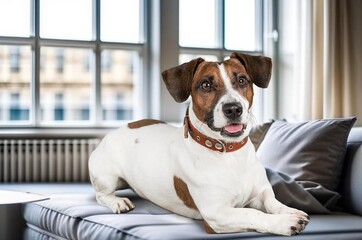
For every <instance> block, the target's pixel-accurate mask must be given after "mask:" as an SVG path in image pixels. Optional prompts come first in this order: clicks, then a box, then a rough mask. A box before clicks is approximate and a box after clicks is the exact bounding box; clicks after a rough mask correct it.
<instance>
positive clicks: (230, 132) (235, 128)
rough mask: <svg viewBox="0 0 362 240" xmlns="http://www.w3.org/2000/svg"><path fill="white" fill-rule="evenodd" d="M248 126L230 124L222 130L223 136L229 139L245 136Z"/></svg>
mask: <svg viewBox="0 0 362 240" xmlns="http://www.w3.org/2000/svg"><path fill="white" fill-rule="evenodd" d="M246 126H247V125H246V124H238V123H233V124H229V125H227V126H225V127H223V128H222V129H221V132H220V133H221V135H225V136H228V137H239V136H241V135H242V134H243V132H244V130H245V129H246Z"/></svg>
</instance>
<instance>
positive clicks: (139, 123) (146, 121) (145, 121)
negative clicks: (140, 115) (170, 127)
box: [128, 119, 166, 129]
mask: <svg viewBox="0 0 362 240" xmlns="http://www.w3.org/2000/svg"><path fill="white" fill-rule="evenodd" d="M153 124H166V123H165V122H163V121H160V120H155V119H142V120H139V121H136V122H130V123H128V128H130V129H136V128H141V127H145V126H149V125H153Z"/></svg>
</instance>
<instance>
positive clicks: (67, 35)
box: [40, 0, 92, 40]
mask: <svg viewBox="0 0 362 240" xmlns="http://www.w3.org/2000/svg"><path fill="white" fill-rule="evenodd" d="M40 36H41V37H43V38H60V39H77V40H90V39H91V38H92V0H41V1H40Z"/></svg>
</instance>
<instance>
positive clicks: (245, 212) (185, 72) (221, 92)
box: [89, 53, 309, 235]
mask: <svg viewBox="0 0 362 240" xmlns="http://www.w3.org/2000/svg"><path fill="white" fill-rule="evenodd" d="M270 71H271V62H270V60H269V59H268V58H265V57H253V56H250V55H245V54H240V53H234V54H233V55H231V58H230V59H229V60H226V61H224V62H222V63H212V62H205V61H204V60H203V59H201V58H198V59H195V60H192V61H190V62H189V63H185V64H183V65H181V66H178V67H175V68H172V69H170V70H167V71H165V72H164V73H163V78H164V81H165V83H166V86H167V88H168V89H169V91H170V93H171V95H172V96H173V97H174V99H175V100H176V101H178V102H183V101H185V100H186V99H187V98H188V97H189V95H191V96H192V101H191V104H190V106H189V109H188V113H187V114H186V117H185V125H184V127H183V128H176V127H173V126H171V125H168V124H165V123H163V122H160V121H156V120H143V121H138V122H134V123H130V124H128V126H126V127H123V128H120V129H118V130H116V131H114V132H112V133H110V134H108V135H107V136H106V137H105V138H104V139H103V140H102V142H101V143H100V145H99V146H98V147H97V149H96V150H95V151H94V152H93V154H92V156H91V158H90V162H89V169H90V176H91V181H92V184H93V186H94V188H95V190H96V192H97V200H98V202H99V203H100V204H103V205H106V206H108V207H109V208H111V209H112V210H113V212H115V213H121V212H126V211H129V210H131V209H133V208H134V206H133V204H132V203H131V202H130V201H129V199H126V198H118V197H116V196H115V195H114V192H115V191H116V190H117V189H123V188H128V187H131V188H132V189H133V190H134V191H135V192H136V193H138V194H139V195H140V196H141V197H143V198H146V199H148V200H150V201H152V202H154V203H156V204H157V205H159V206H161V207H163V208H165V209H168V210H170V211H172V212H175V213H177V214H180V215H183V216H186V217H189V218H194V219H203V220H204V221H205V228H206V230H207V232H210V233H211V232H217V233H229V232H242V231H258V232H270V233H275V234H282V235H293V234H297V233H299V232H300V231H302V230H303V229H304V227H305V226H306V224H307V223H308V219H309V218H308V215H307V214H305V213H304V212H302V211H299V210H296V209H292V208H289V207H287V206H285V205H283V204H281V203H280V202H278V201H277V200H276V199H275V197H274V193H273V191H272V188H271V186H270V184H269V182H268V179H267V177H266V173H265V169H264V168H263V166H262V165H261V164H260V163H259V162H258V161H257V159H256V154H255V149H254V146H253V144H252V143H251V141H248V138H247V136H248V133H249V131H250V129H251V122H250V121H251V114H250V113H249V109H250V107H251V105H252V100H253V83H254V84H256V85H257V86H259V87H266V86H267V85H268V83H269V80H270Z"/></svg>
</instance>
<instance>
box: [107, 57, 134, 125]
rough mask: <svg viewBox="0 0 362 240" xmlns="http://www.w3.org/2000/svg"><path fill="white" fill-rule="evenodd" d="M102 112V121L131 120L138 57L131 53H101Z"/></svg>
mask: <svg viewBox="0 0 362 240" xmlns="http://www.w3.org/2000/svg"><path fill="white" fill-rule="evenodd" d="M102 60H103V64H102V77H101V79H102V93H101V94H102V111H103V120H105V121H118V120H129V119H132V118H133V114H134V109H133V106H134V105H135V104H134V103H135V101H134V100H135V96H134V85H135V84H134V79H135V78H137V73H138V72H139V69H138V65H139V55H138V53H137V52H133V51H122V50H103V51H102Z"/></svg>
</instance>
